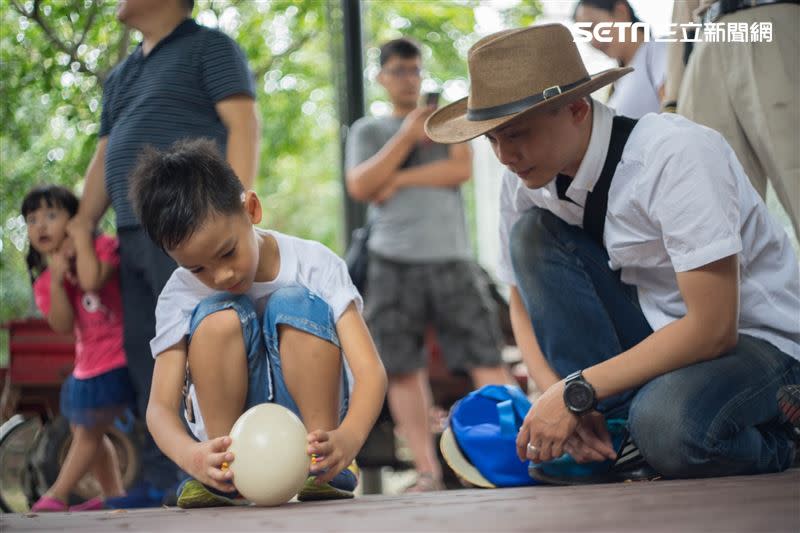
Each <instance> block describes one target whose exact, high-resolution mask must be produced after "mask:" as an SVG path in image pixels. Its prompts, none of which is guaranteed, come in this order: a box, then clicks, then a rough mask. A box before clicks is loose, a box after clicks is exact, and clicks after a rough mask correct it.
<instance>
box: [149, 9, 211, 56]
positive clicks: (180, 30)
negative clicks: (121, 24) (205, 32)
mask: <svg viewBox="0 0 800 533" xmlns="http://www.w3.org/2000/svg"><path fill="white" fill-rule="evenodd" d="M199 28H200V25H199V24H197V22H195V20H194V19H192V18H186V19H184V20H183V22H181V23H180V24H178V25H177V26H175V29H174V30H172V31H171V32H170V33H169V34H168V35H167V36H166V37H164V38H163V39H161V40H160V41H158V43H156V45H155V46H154V47H153V49H152V50H150V53H149V54H147V57H152V55H153V54H154V53H155V52H156V50H158V49H159V48H162V47H164V46H165V45H167V44H168V43H169V42H170V41H174V40H176V39H180V38H181V37H183V36H184V35H190V34H192V33H194V32H196V31H197V30H198V29H199ZM134 54H135V55H136V56H137V58H141V57H143V56H144V53H143V52H142V43H139V46H137V47H136V50H135V51H134Z"/></svg>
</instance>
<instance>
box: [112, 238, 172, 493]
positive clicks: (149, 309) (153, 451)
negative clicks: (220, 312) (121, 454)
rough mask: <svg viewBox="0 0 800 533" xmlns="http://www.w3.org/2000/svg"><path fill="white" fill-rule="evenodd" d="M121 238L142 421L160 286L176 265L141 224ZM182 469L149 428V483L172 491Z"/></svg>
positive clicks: (128, 343) (128, 333) (128, 339)
mask: <svg viewBox="0 0 800 533" xmlns="http://www.w3.org/2000/svg"><path fill="white" fill-rule="evenodd" d="M117 236H118V238H119V243H120V285H121V289H122V307H123V312H124V313H125V316H124V330H125V354H126V356H127V358H128V371H129V372H130V375H131V379H132V381H133V386H134V389H135V390H136V406H137V410H138V415H139V416H140V417H141V418H142V419H144V415H145V413H146V412H147V402H148V400H149V398H150V382H151V381H152V379H153V363H154V360H153V355H152V353H151V351H150V339H152V338H153V336H154V335H155V323H156V322H155V312H156V303H157V302H158V295H159V294H161V289H163V288H164V285H166V283H167V280H168V279H169V277H170V276H171V275H172V272H173V271H174V270H175V268H176V266H177V265H176V264H175V261H173V260H172V259H171V258H170V257H169V256H168V255H167V254H165V253H164V252H163V251H162V250H161V249H160V248H159V247H158V246H156V245H155V244H154V243H153V242H152V241H151V240H150V238H149V237H147V235H146V234H145V233H144V230H142V229H141V228H122V229H119V230H118V231H117ZM178 472H179V471H178V468H177V467H176V466H175V465H174V464H173V463H172V461H170V460H169V459H168V458H167V457H165V456H164V455H163V454H162V453H161V451H160V450H159V449H158V447H157V446H156V445H155V442H153V439H152V437H151V436H150V433H149V432H148V433H147V438H146V441H145V443H144V449H143V450H142V473H143V476H144V479H145V481H148V482H150V483H151V484H152V485H154V486H155V487H157V488H159V489H171V488H173V487H174V486H175V484H176V483H177V482H178Z"/></svg>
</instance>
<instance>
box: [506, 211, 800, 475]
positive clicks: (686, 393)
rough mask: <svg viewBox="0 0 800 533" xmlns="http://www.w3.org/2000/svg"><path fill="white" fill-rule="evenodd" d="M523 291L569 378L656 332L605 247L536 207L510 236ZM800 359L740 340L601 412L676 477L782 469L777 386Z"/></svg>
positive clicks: (788, 445) (543, 339)
mask: <svg viewBox="0 0 800 533" xmlns="http://www.w3.org/2000/svg"><path fill="white" fill-rule="evenodd" d="M510 246H511V258H512V264H513V267H514V272H515V275H516V278H517V282H518V287H517V288H518V290H519V292H520V295H521V297H522V300H523V302H524V304H525V307H526V309H527V311H528V314H529V315H530V317H531V322H532V324H533V328H534V331H535V333H536V338H537V340H538V341H539V345H540V346H541V348H542V352H543V353H544V355H545V358H546V359H547V361H548V363H549V364H550V366H551V367H552V368H553V369H554V370H555V371H556V372H557V373H558V374H559V375H560V376H561V377H565V376H567V375H568V374H569V373H571V372H574V371H576V370H580V369H584V368H587V367H589V366H592V365H595V364H597V363H600V362H602V361H604V360H607V359H609V358H611V357H614V356H615V355H617V354H619V353H621V352H623V351H625V350H627V349H628V348H630V347H632V346H633V345H635V344H637V343H638V342H640V341H641V340H643V339H644V338H645V337H647V336H648V335H650V333H652V330H651V329H650V326H649V325H648V323H647V320H646V319H645V317H644V315H643V314H642V311H641V309H640V307H639V305H638V301H637V297H636V288H635V287H632V286H629V285H626V284H624V283H622V282H621V281H620V279H619V273H618V272H614V271H612V270H611V269H610V268H609V267H608V255H607V253H606V251H605V249H604V248H603V247H601V246H600V245H598V244H597V243H596V242H595V241H594V240H592V239H591V238H590V237H589V235H588V234H587V233H585V232H584V231H583V230H582V229H580V228H578V227H576V226H570V225H569V224H567V223H565V222H564V221H562V220H561V219H559V218H558V217H556V216H555V215H553V214H552V213H550V212H549V211H545V210H542V209H538V208H533V209H531V210H529V211H527V212H526V213H525V214H524V215H523V216H522V218H521V219H520V220H519V221H518V222H517V223H516V225H515V226H514V228H513V229H512V233H511V245H510ZM798 380H800V362H798V361H797V360H795V359H793V358H792V357H790V356H789V355H787V354H785V353H783V352H781V351H780V350H778V349H777V348H776V347H775V346H773V345H772V344H770V343H769V342H767V341H764V340H761V339H757V338H755V337H751V336H748V335H740V336H739V342H738V344H737V346H736V347H735V348H733V349H732V350H730V351H729V352H727V353H725V354H723V355H721V356H720V357H718V358H716V359H713V360H711V361H705V362H701V363H697V364H693V365H690V366H687V367H684V368H680V369H678V370H675V371H672V372H669V373H667V374H664V375H661V376H659V377H657V378H655V379H653V380H652V381H650V382H649V383H647V384H645V385H644V386H643V387H641V388H640V389H637V390H631V391H628V392H626V393H623V394H620V395H618V396H615V397H612V398H608V399H606V400H604V401H603V402H601V403H600V405H599V410H600V411H601V412H603V413H604V414H606V416H608V417H623V418H628V422H629V428H630V431H631V435H632V437H633V439H634V441H635V442H636V444H637V445H638V447H639V449H640V450H641V452H642V454H643V455H644V457H645V459H647V461H648V462H649V463H650V464H651V465H652V466H653V467H654V468H655V469H656V470H658V471H659V472H660V473H662V474H664V475H666V476H670V477H704V476H722V475H735V474H755V473H766V472H776V471H780V470H784V469H786V468H788V467H789V466H790V465H791V463H792V460H793V457H794V444H793V443H792V441H791V438H790V433H789V431H788V429H787V428H786V427H784V426H782V425H780V424H779V423H778V422H777V417H778V407H777V402H776V399H775V396H776V392H777V390H778V388H779V387H780V386H781V385H784V384H789V383H798Z"/></svg>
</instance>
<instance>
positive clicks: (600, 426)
mask: <svg viewBox="0 0 800 533" xmlns="http://www.w3.org/2000/svg"><path fill="white" fill-rule="evenodd" d="M564 451H566V452H567V453H568V454H570V455H571V456H572V458H573V459H575V462H577V463H589V462H594V461H605V460H606V459H615V458H616V453H615V452H614V445H613V443H612V442H611V436H610V435H609V434H608V429H607V428H606V419H605V417H604V416H603V415H602V414H601V413H598V412H597V411H592V412H591V413H587V414H585V415H583V416H582V417H580V419H579V421H578V427H577V428H575V433H574V434H573V435H572V436H571V437H570V438H569V439H567V442H566V443H565V444H564Z"/></svg>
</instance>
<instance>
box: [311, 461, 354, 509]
mask: <svg viewBox="0 0 800 533" xmlns="http://www.w3.org/2000/svg"><path fill="white" fill-rule="evenodd" d="M356 485H358V466H357V465H356V462H355V461H353V462H352V463H350V466H348V467H347V468H345V469H344V470H342V471H341V472H339V473H338V474H336V477H334V478H333V479H332V480H330V481H329V482H328V483H323V484H322V485H320V484H318V483H317V477H316V476H308V479H306V482H305V484H304V485H303V488H302V489H300V492H299V493H298V494H297V499H298V500H300V501H301V502H312V501H320V500H346V499H349V498H353V496H354V495H353V491H355V490H356Z"/></svg>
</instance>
